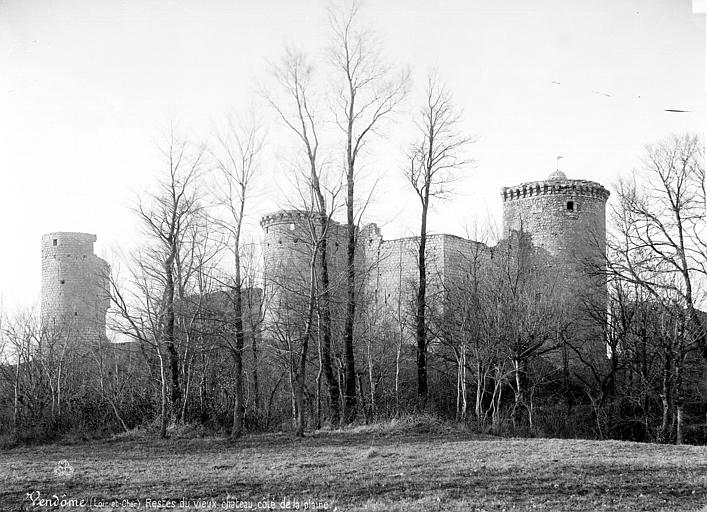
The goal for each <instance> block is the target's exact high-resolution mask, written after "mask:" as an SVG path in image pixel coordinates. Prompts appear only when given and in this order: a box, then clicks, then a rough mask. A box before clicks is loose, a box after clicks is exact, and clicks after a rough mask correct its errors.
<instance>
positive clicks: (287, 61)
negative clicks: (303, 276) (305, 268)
mask: <svg viewBox="0 0 707 512" xmlns="http://www.w3.org/2000/svg"><path fill="white" fill-rule="evenodd" d="M273 75H274V77H275V79H276V81H277V83H278V85H279V87H280V89H281V90H282V91H284V92H285V94H286V100H285V101H284V102H283V104H282V105H281V104H280V103H279V102H278V101H276V100H275V99H274V98H272V97H270V96H268V102H269V103H270V105H271V106H272V107H273V108H274V109H275V111H276V112H277V113H278V114H279V116H280V118H281V119H282V121H283V123H284V124H285V125H286V126H287V127H288V128H289V129H290V130H291V131H292V132H293V133H294V134H295V136H296V138H297V141H298V144H300V145H301V149H302V151H303V154H304V156H305V161H306V164H307V178H306V181H307V182H308V184H309V189H310V192H311V196H312V201H313V205H314V211H315V212H316V213H317V219H318V224H319V225H318V227H317V229H318V230H319V232H320V233H326V232H328V225H327V223H328V222H329V219H330V217H331V213H332V212H333V210H334V205H333V204H327V201H326V194H327V192H328V191H327V190H326V186H325V184H324V183H323V179H322V178H323V177H322V169H321V165H322V164H321V162H320V160H321V158H320V156H319V155H320V140H319V119H318V117H317V111H316V109H315V107H314V105H313V99H312V98H311V96H312V79H313V66H312V64H311V63H310V62H309V61H308V60H307V58H306V56H305V55H304V54H303V53H302V52H300V51H297V50H294V49H291V48H290V49H287V50H286V52H285V55H284V57H283V59H282V61H281V63H280V65H279V66H278V67H276V68H275V69H274V70H273ZM332 195H333V194H332ZM328 254H329V247H328V241H327V238H326V237H324V238H322V239H321V241H320V243H319V251H318V255H317V256H318V259H317V261H318V264H319V272H320V274H321V288H322V289H321V293H320V295H321V299H320V300H319V301H318V308H319V311H320V316H321V330H322V343H321V366H322V370H323V372H324V376H325V378H326V382H327V389H328V392H329V407H330V421H331V423H332V425H336V424H338V423H339V421H340V410H339V393H340V391H339V378H338V376H337V375H336V374H335V373H334V366H333V363H332V336H333V334H332V333H333V329H332V311H331V310H332V304H331V303H332V289H331V286H332V282H331V276H330V268H329V265H330V264H329V256H328Z"/></svg>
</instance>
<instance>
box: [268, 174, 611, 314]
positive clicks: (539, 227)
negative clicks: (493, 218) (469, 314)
mask: <svg viewBox="0 0 707 512" xmlns="http://www.w3.org/2000/svg"><path fill="white" fill-rule="evenodd" d="M501 195H502V198H503V223H504V234H505V237H508V236H509V234H511V233H512V232H513V231H522V232H523V233H525V234H526V235H529V236H530V238H531V242H532V244H533V245H534V246H535V247H537V248H538V249H540V250H541V251H542V252H543V254H547V255H549V258H548V261H549V262H550V263H549V265H551V266H552V273H551V274H552V275H553V276H554V279H556V281H557V288H556V292H557V294H559V295H564V296H567V297H568V300H569V301H570V302H574V305H575V306H577V307H579V305H580V303H582V302H583V301H585V300H586V298H587V296H589V297H590V298H591V299H592V300H594V301H596V302H597V304H606V283H605V281H604V280H603V278H602V277H601V276H598V275H597V274H598V271H599V270H601V268H602V267H603V262H604V259H605V251H606V249H605V245H606V228H605V224H606V216H605V209H606V201H607V199H608V197H609V192H608V190H606V189H605V188H604V187H603V186H602V185H600V184H599V183H596V182H593V181H588V180H571V179H567V177H566V176H565V175H564V174H563V173H561V172H555V173H553V174H552V175H550V177H549V178H548V179H546V180H542V181H535V182H530V183H523V184H520V185H517V186H515V187H506V188H503V189H502V194H501ZM308 215H311V214H306V213H300V212H296V211H281V212H277V213H274V214H271V215H268V216H266V217H264V218H263V219H262V221H261V225H262V226H263V229H264V231H265V247H264V249H265V272H266V281H268V282H270V292H271V295H270V297H271V298H272V297H279V298H280V299H282V297H284V295H283V294H282V292H283V290H290V291H288V293H290V294H291V290H292V289H294V285H293V282H294V281H297V282H300V283H302V282H308V278H307V277H306V275H307V273H308V271H309V268H308V265H309V259H310V257H311V243H301V242H302V241H303V240H309V239H311V235H310V234H308V233H309V232H310V231H311V228H310V227H309V220H308ZM307 237H308V238H307ZM357 240H358V253H357V260H356V261H357V266H358V269H357V273H358V275H359V276H360V278H361V279H362V282H361V285H360V290H361V297H362V299H365V301H366V307H374V308H376V309H377V310H378V311H380V312H382V316H383V317H386V318H389V319H391V320H392V321H396V322H397V321H398V320H399V317H400V316H401V315H403V314H407V315H408V316H409V314H410V312H411V311H413V309H412V308H413V305H414V300H415V294H416V286H417V279H418V261H417V258H418V247H419V237H408V238H401V239H397V240H384V238H383V236H382V235H381V231H380V229H379V228H378V226H377V225H376V224H369V225H367V226H364V227H363V228H361V230H360V231H359V232H358V234H357ZM328 247H329V260H330V273H331V285H332V290H333V291H334V301H335V304H337V305H342V304H344V303H345V302H344V301H345V283H346V274H345V271H346V226H343V225H340V224H339V223H337V222H332V225H331V227H330V232H329V236H328ZM492 253H493V248H490V247H487V246H486V245H484V244H483V243H480V242H476V241H473V240H468V239H465V238H461V237H457V236H453V235H448V234H437V235H429V236H428V241H427V267H428V268H427V279H428V281H427V285H428V302H429V304H430V306H431V307H434V306H435V304H437V303H438V302H440V303H441V297H442V296H443V292H444V291H447V290H452V289H453V288H454V287H463V286H465V283H466V282H468V280H469V276H470V274H471V273H472V272H473V269H474V268H475V267H476V268H477V269H478V268H480V267H483V266H484V265H488V262H489V261H490V258H491V257H492ZM300 287H301V284H300ZM278 290H279V292H278ZM278 294H279V295H278ZM290 297H292V296H291V295H290ZM291 301H292V300H291V299H290V302H291ZM277 302H278V301H277V300H276V301H274V302H273V301H272V300H270V301H269V306H270V307H269V308H268V307H267V306H266V310H267V309H270V310H272V309H273V307H272V306H273V305H274V306H275V307H277ZM269 314H272V313H269ZM339 314H340V315H342V314H343V312H342V311H340V312H339ZM585 319H587V318H585ZM408 320H409V318H408ZM266 323H267V321H266Z"/></svg>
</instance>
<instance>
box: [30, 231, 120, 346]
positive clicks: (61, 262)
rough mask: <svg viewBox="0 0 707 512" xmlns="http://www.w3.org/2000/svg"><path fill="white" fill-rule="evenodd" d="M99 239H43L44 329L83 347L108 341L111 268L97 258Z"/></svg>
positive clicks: (80, 236)
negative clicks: (95, 251)
mask: <svg viewBox="0 0 707 512" xmlns="http://www.w3.org/2000/svg"><path fill="white" fill-rule="evenodd" d="M96 239H97V237H96V235H92V234H89V233H69V232H56V233H48V234H46V235H43V236H42V288H41V322H42V327H43V328H44V329H45V331H46V332H48V333H50V334H51V335H55V336H61V337H62V338H64V339H67V340H72V341H73V340H75V341H77V342H79V343H81V344H86V343H90V342H94V343H96V342H100V341H102V340H104V339H105V338H106V312H107V310H108V307H109V305H110V297H109V295H108V275H109V271H110V267H109V266H108V263H106V262H105V261H104V260H102V259H101V258H99V257H98V256H96V255H95V254H94V252H93V244H94V242H95V241H96Z"/></svg>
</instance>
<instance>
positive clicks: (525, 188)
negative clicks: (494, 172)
mask: <svg viewBox="0 0 707 512" xmlns="http://www.w3.org/2000/svg"><path fill="white" fill-rule="evenodd" d="M568 194H570V195H574V196H578V197H590V198H597V199H600V200H603V201H604V202H606V201H607V200H608V199H609V191H608V190H606V189H605V188H604V186H603V185H601V184H600V183H597V182H596V181H589V180H570V179H567V177H566V176H565V175H564V173H562V172H561V171H555V172H554V173H552V174H551V175H550V177H549V178H548V179H547V180H542V181H531V182H529V183H521V184H520V185H516V186H514V187H503V188H502V189H501V197H502V198H503V202H504V203H505V202H506V201H514V200H517V199H524V198H531V197H538V196H548V195H568Z"/></svg>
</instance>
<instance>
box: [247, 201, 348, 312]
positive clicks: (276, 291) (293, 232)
mask: <svg viewBox="0 0 707 512" xmlns="http://www.w3.org/2000/svg"><path fill="white" fill-rule="evenodd" d="M260 225H261V227H262V228H263V232H264V234H265V238H264V246H263V256H264V271H265V282H266V294H267V296H266V298H265V300H266V301H267V303H268V304H269V307H268V308H266V318H265V323H266V324H269V325H273V323H274V322H276V321H277V322H284V321H292V322H293V323H297V322H298V321H299V319H298V318H296V317H297V316H298V315H300V316H301V314H302V312H303V311H304V309H303V308H305V306H306V298H307V295H308V293H309V292H308V286H309V283H310V262H311V259H312V250H313V247H312V241H313V234H312V233H313V230H316V231H318V230H319V221H318V219H317V218H316V214H314V213H311V212H306V211H298V210H281V211H278V212H275V213H271V214H269V215H266V216H264V217H263V218H262V219H261V220H260ZM357 257H358V256H357ZM327 260H328V262H329V265H328V269H329V281H330V288H331V293H332V300H333V306H334V307H333V310H332V315H333V317H334V321H336V318H337V316H339V315H338V313H337V309H338V306H339V305H341V304H343V300H344V296H343V293H344V287H343V286H342V283H344V282H345V269H346V226H342V225H341V224H339V223H338V222H336V221H333V220H331V221H330V222H329V226H328V232H327ZM358 261H361V260H360V259H359V260H358ZM317 268H319V265H318V264H317ZM274 315H279V316H280V317H281V318H279V319H276V318H275V317H274ZM287 315H292V318H291V319H290V320H287V318H285V317H286V316H287Z"/></svg>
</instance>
